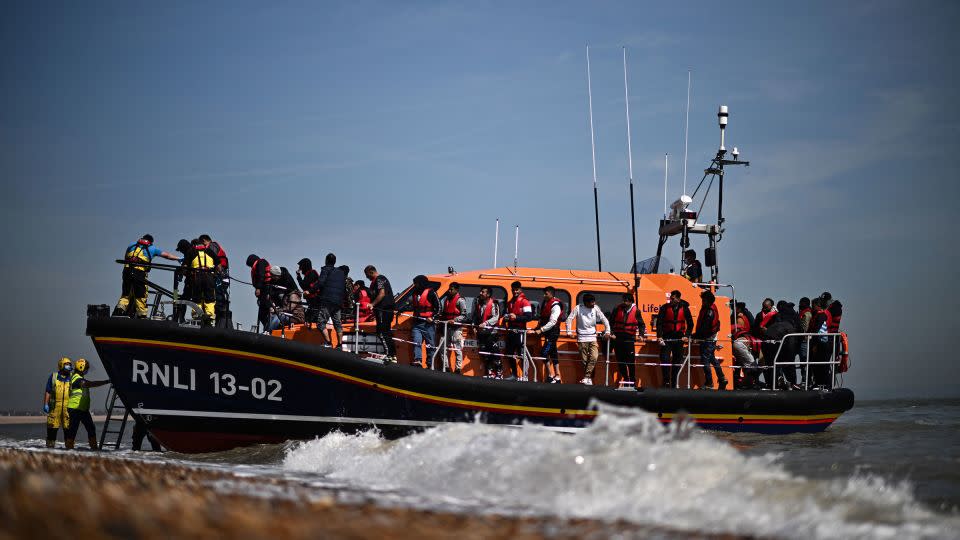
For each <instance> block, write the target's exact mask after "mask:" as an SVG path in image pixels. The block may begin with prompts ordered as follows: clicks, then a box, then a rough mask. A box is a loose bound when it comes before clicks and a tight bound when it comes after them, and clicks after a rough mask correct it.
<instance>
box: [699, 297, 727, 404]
mask: <svg viewBox="0 0 960 540" xmlns="http://www.w3.org/2000/svg"><path fill="white" fill-rule="evenodd" d="M700 300H701V303H700V313H699V315H697V328H696V330H695V331H694V333H693V337H694V338H695V339H697V340H699V341H700V360H701V363H702V364H703V379H704V382H703V386H702V387H701V388H703V389H705V390H708V389H709V390H712V389H713V376H712V374H711V373H710V367H711V366H713V369H714V371H716V372H717V389H718V390H726V388H727V379H726V377H724V376H723V370H722V369H721V368H720V362H719V361H718V360H717V357H716V354H715V352H716V350H717V334H718V333H719V332H720V310H719V309H717V304H716V297H715V296H714V295H713V293H712V292H710V291H703V292H702V293H700Z"/></svg>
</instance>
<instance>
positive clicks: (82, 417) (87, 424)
mask: <svg viewBox="0 0 960 540" xmlns="http://www.w3.org/2000/svg"><path fill="white" fill-rule="evenodd" d="M67 413H68V414H69V415H70V427H68V428H67V430H66V431H65V432H64V438H66V439H76V438H77V432H78V431H80V424H81V423H82V424H83V429H84V431H86V432H87V438H89V439H96V438H97V427H96V426H94V425H93V417H92V416H90V411H81V410H79V409H67Z"/></svg>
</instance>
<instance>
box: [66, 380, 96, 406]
mask: <svg viewBox="0 0 960 540" xmlns="http://www.w3.org/2000/svg"><path fill="white" fill-rule="evenodd" d="M81 380H83V375H80V374H79V373H74V374H73V376H72V377H70V401H69V403H68V404H67V408H68V409H77V410H80V411H89V410H90V389H89V388H82V387H81V386H80V385H79V384H78V382H77V381H81Z"/></svg>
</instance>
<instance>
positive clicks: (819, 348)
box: [810, 338, 833, 388]
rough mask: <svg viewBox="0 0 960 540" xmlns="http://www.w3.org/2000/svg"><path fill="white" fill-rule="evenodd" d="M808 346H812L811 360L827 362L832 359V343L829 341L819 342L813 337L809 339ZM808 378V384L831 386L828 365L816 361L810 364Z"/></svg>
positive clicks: (831, 381)
mask: <svg viewBox="0 0 960 540" xmlns="http://www.w3.org/2000/svg"><path fill="white" fill-rule="evenodd" d="M810 347H812V348H813V350H812V351H811V352H810V361H811V362H829V361H830V360H832V359H833V344H832V343H830V342H829V341H827V342H826V343H820V342H818V341H817V338H813V340H811V341H810ZM810 379H811V380H810V386H824V387H826V388H832V387H833V380H832V379H831V377H830V365H829V364H820V363H818V364H816V365H812V366H810Z"/></svg>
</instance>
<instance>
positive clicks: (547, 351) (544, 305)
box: [533, 286, 563, 384]
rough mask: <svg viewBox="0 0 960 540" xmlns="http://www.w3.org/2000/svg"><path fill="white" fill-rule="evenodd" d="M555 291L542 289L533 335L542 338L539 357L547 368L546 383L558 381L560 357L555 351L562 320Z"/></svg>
mask: <svg viewBox="0 0 960 540" xmlns="http://www.w3.org/2000/svg"><path fill="white" fill-rule="evenodd" d="M556 295H557V290H556V289H555V288H553V287H549V286H548V287H546V288H545V289H543V302H541V303H540V317H539V319H538V320H537V328H536V329H535V330H534V331H533V332H534V333H535V334H538V335H541V336H543V347H541V348H540V356H541V357H543V359H544V364H545V365H546V368H547V380H546V381H545V382H548V383H553V384H556V383H559V382H561V381H560V355H559V352H558V351H557V339H558V338H559V337H560V319H561V318H563V304H562V303H561V302H560V300H557V298H556Z"/></svg>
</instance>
